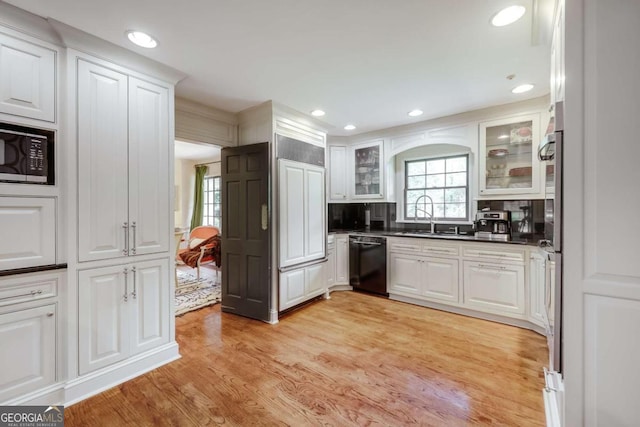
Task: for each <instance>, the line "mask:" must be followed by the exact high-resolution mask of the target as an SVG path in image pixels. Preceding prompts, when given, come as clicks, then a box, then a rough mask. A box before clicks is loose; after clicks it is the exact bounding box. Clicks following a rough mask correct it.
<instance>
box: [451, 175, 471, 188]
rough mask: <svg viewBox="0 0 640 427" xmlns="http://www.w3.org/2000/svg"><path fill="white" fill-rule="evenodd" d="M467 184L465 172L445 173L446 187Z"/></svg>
mask: <svg viewBox="0 0 640 427" xmlns="http://www.w3.org/2000/svg"><path fill="white" fill-rule="evenodd" d="M466 185H467V173H466V172H458V173H448V174H447V187H462V186H466Z"/></svg>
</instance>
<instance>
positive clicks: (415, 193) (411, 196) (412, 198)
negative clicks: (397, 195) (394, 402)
mask: <svg viewBox="0 0 640 427" xmlns="http://www.w3.org/2000/svg"><path fill="white" fill-rule="evenodd" d="M423 194H424V191H423V190H409V191H407V204H408V205H412V204H414V203H415V202H416V200H418V197H420V196H422V195H423Z"/></svg>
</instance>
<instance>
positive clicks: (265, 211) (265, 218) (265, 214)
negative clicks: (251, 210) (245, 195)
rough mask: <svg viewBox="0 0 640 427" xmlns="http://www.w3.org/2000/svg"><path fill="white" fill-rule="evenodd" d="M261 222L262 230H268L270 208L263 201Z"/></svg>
mask: <svg viewBox="0 0 640 427" xmlns="http://www.w3.org/2000/svg"><path fill="white" fill-rule="evenodd" d="M260 222H261V224H260V225H261V226H262V231H267V227H268V226H269V208H268V206H267V204H266V203H263V204H262V206H261V212H260Z"/></svg>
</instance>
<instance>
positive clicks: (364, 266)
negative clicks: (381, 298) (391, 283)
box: [349, 235, 389, 296]
mask: <svg viewBox="0 0 640 427" xmlns="http://www.w3.org/2000/svg"><path fill="white" fill-rule="evenodd" d="M349 276H350V277H349V284H350V285H351V286H353V289H354V290H357V291H366V292H373V293H376V294H379V295H385V296H388V295H389V294H388V293H387V239H385V238H384V237H372V236H358V235H355V236H349Z"/></svg>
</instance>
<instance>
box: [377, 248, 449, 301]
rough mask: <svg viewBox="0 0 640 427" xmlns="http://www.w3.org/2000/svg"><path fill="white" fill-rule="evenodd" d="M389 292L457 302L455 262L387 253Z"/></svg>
mask: <svg viewBox="0 0 640 427" xmlns="http://www.w3.org/2000/svg"><path fill="white" fill-rule="evenodd" d="M389 262H390V266H389V271H390V277H389V286H388V291H389V292H390V293H397V294H403V295H408V296H413V295H415V296H422V297H425V298H427V299H433V300H441V301H450V302H456V303H457V302H458V301H459V291H458V260H457V259H446V258H433V257H424V256H419V255H407V254H398V253H393V252H392V253H390V254H389Z"/></svg>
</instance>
